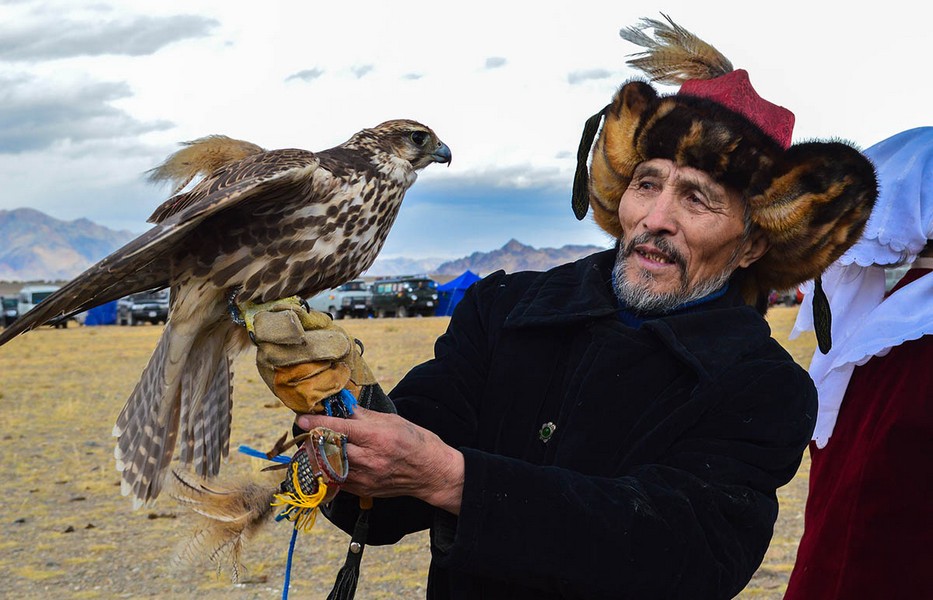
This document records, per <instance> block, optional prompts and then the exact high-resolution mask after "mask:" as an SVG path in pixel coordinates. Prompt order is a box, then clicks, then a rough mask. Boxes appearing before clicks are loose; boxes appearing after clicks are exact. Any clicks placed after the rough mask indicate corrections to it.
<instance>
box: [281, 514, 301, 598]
mask: <svg viewBox="0 0 933 600" xmlns="http://www.w3.org/2000/svg"><path fill="white" fill-rule="evenodd" d="M297 539H298V526H297V525H296V526H295V527H292V539H291V541H290V542H288V559H287V560H286V561H285V583H284V584H282V600H288V588H289V587H290V586H291V584H292V555H293V554H294V553H295V540H297Z"/></svg>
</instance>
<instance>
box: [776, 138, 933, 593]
mask: <svg viewBox="0 0 933 600" xmlns="http://www.w3.org/2000/svg"><path fill="white" fill-rule="evenodd" d="M865 153H866V154H867V155H868V156H869V158H871V159H872V160H873V161H874V162H875V165H876V167H877V169H878V175H879V179H880V182H881V194H880V196H879V198H878V202H877V204H876V206H875V209H874V211H873V212H872V215H871V218H870V219H869V221H868V225H867V227H866V229H865V233H864V235H863V236H862V239H860V240H859V241H858V242H857V243H856V244H855V246H853V247H852V248H851V249H850V250H849V251H848V252H846V253H845V254H844V255H843V256H842V257H841V258H840V259H839V261H837V263H836V264H834V265H833V268H832V270H831V271H828V272H827V276H826V277H825V278H824V280H825V281H824V283H825V288H826V293H827V295H828V296H829V300H830V303H831V306H832V307H833V312H834V315H835V320H834V323H833V338H834V340H835V344H834V347H833V349H832V351H831V352H830V353H829V354H827V355H826V356H822V355H819V354H818V355H815V356H814V357H813V361H812V363H811V366H810V372H811V375H812V376H813V380H814V381H815V382H816V386H817V390H818V391H819V403H820V408H819V413H818V418H817V427H816V432H815V434H814V436H813V440H814V441H813V443H812V444H811V446H810V456H811V459H812V462H811V466H810V494H809V496H808V498H807V508H806V515H805V519H804V524H805V527H806V529H805V530H804V534H803V538H802V540H801V542H800V547H799V549H798V552H797V564H796V566H795V567H794V571H793V573H792V575H791V579H790V584H789V586H788V589H787V595H786V596H785V598H787V599H788V600H790V599H794V600H796V599H798V598H799V599H809V598H825V599H827V600H831V599H834V598H930V597H933V581H931V579H930V577H929V574H928V573H927V570H928V569H929V567H930V565H933V546H931V541H933V507H931V504H930V503H931V500H930V499H931V497H933V467H931V463H930V457H931V456H933V370H931V368H930V367H931V365H933V241H930V240H931V239H933V190H931V188H930V182H931V181H933V127H919V128H916V129H911V130H908V131H904V132H901V133H899V134H897V135H894V136H892V137H890V138H888V139H886V140H884V141H882V142H880V143H878V144H876V145H874V146H872V147H871V148H869V149H868V150H866V151H865ZM898 264H910V265H911V268H910V270H909V271H907V273H906V274H905V275H904V276H903V278H902V279H901V280H900V281H899V282H898V283H897V284H896V285H895V287H894V288H893V289H892V290H891V291H890V292H889V293H887V294H885V287H886V283H885V267H891V266H894V265H898ZM805 302H808V300H806V299H805ZM807 314H808V313H806V312H805V311H802V312H801V318H800V319H798V323H797V327H796V328H795V332H799V331H800V330H804V329H808V328H809V327H810V324H809V323H808V320H807V319H806V318H804V317H805V316H806V315H807Z"/></svg>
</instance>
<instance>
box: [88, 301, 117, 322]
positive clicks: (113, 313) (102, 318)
mask: <svg viewBox="0 0 933 600" xmlns="http://www.w3.org/2000/svg"><path fill="white" fill-rule="evenodd" d="M84 324H85V325H116V324H117V301H116V300H114V301H112V302H107V303H106V304H101V305H100V306H95V307H94V308H92V309H91V310H89V311H87V317H86V318H85V319H84Z"/></svg>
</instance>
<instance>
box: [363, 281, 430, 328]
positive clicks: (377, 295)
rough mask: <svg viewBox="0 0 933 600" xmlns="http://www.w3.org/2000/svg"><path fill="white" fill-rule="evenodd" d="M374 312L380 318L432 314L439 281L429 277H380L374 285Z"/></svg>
mask: <svg viewBox="0 0 933 600" xmlns="http://www.w3.org/2000/svg"><path fill="white" fill-rule="evenodd" d="M372 291H373V313H374V314H375V316H377V317H379V318H380V319H381V318H383V317H387V316H390V315H395V316H396V317H411V316H415V315H423V316H426V317H427V316H431V315H433V314H434V309H435V307H436V306H437V282H436V281H434V280H433V279H430V278H428V277H418V276H408V277H393V278H388V279H379V280H377V281H376V282H375V283H373V286H372Z"/></svg>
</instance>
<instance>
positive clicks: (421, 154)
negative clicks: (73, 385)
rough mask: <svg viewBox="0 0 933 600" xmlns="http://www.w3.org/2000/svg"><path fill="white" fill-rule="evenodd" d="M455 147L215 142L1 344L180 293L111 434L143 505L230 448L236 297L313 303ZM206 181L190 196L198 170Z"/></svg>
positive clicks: (190, 158) (411, 141) (368, 261)
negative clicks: (134, 233)
mask: <svg viewBox="0 0 933 600" xmlns="http://www.w3.org/2000/svg"><path fill="white" fill-rule="evenodd" d="M450 160H451V152H450V148H448V147H447V145H446V144H444V143H443V142H441V141H440V140H439V139H438V138H437V136H436V135H435V134H434V132H433V131H432V130H431V129H430V128H428V127H426V126H424V125H422V124H420V123H417V122H415V121H410V120H394V121H387V122H385V123H382V124H380V125H378V126H376V127H373V128H371V129H363V130H362V131H360V132H358V133H356V134H354V135H353V136H352V137H351V138H350V139H349V140H347V141H346V142H344V143H343V144H340V145H339V146H336V147H334V148H331V149H329V150H324V151H321V152H310V151H307V150H300V149H282V150H268V151H267V150H263V149H262V148H260V147H259V146H256V145H255V144H251V143H249V142H244V141H240V140H234V139H231V138H228V137H225V136H208V137H206V138H201V139H199V140H195V141H193V142H188V143H187V144H186V145H185V147H184V148H182V149H181V150H179V151H178V152H176V153H175V154H173V155H172V156H170V157H169V158H168V159H167V160H166V161H165V162H164V163H163V164H162V165H160V166H159V167H157V168H155V169H153V171H152V172H151V178H152V179H154V180H156V181H160V180H170V181H173V182H175V184H176V188H175V191H174V192H173V195H172V197H170V198H169V199H168V200H167V201H165V202H164V203H163V204H162V205H161V206H160V207H158V208H157V209H156V211H155V212H154V213H153V215H152V216H151V217H150V218H149V222H150V223H153V224H154V226H153V227H152V228H151V229H150V230H149V231H147V232H146V233H144V234H142V235H141V236H139V237H138V238H136V239H135V240H133V241H131V242H129V243H128V244H127V245H125V246H124V247H122V248H120V249H119V250H117V251H115V252H114V253H113V254H111V255H110V256H108V257H106V258H104V259H103V260H101V261H100V262H98V263H97V264H95V265H93V266H92V267H90V268H89V269H88V270H87V271H85V272H84V273H82V274H81V275H79V276H78V277H76V278H75V279H74V280H72V281H71V282H69V283H67V284H66V285H65V286H63V287H62V288H61V289H59V290H58V291H57V292H55V293H54V294H53V295H51V296H49V297H48V298H47V299H46V300H44V301H43V302H42V303H41V304H39V305H37V306H36V307H35V308H34V309H33V310H31V311H29V312H28V313H26V314H25V315H24V316H23V317H22V318H20V319H19V320H17V321H16V322H15V323H14V324H13V325H12V326H10V327H8V328H7V329H5V330H4V331H3V332H2V333H0V345H2V344H4V343H6V342H8V341H10V340H11V339H12V338H13V337H15V336H17V335H19V334H20V333H23V332H26V331H28V330H30V329H33V328H35V327H38V326H39V325H42V324H43V323H46V322H48V321H49V320H51V319H53V318H56V317H59V316H62V315H71V314H75V313H78V312H81V311H84V310H87V309H89V308H92V307H94V306H97V305H100V304H104V303H106V302H109V301H112V300H115V299H118V298H121V297H123V296H126V295H127V294H132V293H135V292H140V291H145V290H151V289H159V288H163V287H168V286H170V287H171V307H170V310H169V318H168V322H167V324H166V325H165V328H164V329H163V332H162V336H161V338H160V339H159V343H158V345H157V347H156V349H155V351H154V352H153V354H152V357H151V358H150V360H149V363H148V365H147V366H146V368H145V370H144V371H143V373H142V376H141V377H140V380H139V382H138V383H137V384H136V387H135V389H134V390H133V392H132V394H131V395H130V397H129V399H128V400H127V402H126V405H125V406H124V407H123V410H122V411H121V413H120V415H119V417H118V418H117V422H116V425H115V426H114V430H113V433H114V436H115V437H117V438H118V439H117V445H116V448H115V450H114V455H115V457H116V463H117V470H118V471H120V472H121V473H122V481H121V491H122V493H123V495H125V496H128V495H131V496H132V498H133V503H134V507H136V508H138V507H139V506H142V505H143V504H145V503H148V502H149V501H151V500H154V499H155V498H156V497H157V496H158V495H159V492H160V491H161V489H162V483H163V479H164V476H165V474H166V471H167V469H168V467H169V463H170V462H171V460H172V456H173V454H174V452H175V446H176V444H178V445H179V446H180V455H179V459H180V460H181V462H182V463H185V464H189V465H192V467H193V469H194V471H195V472H196V473H197V474H198V475H201V476H203V477H212V476H214V475H216V474H217V473H218V472H219V470H220V461H221V459H222V458H224V457H226V456H227V455H228V453H229V438H230V422H231V409H232V406H233V404H232V397H231V391H232V390H231V385H232V379H233V374H232V370H231V366H232V362H233V360H234V358H235V357H236V356H237V355H238V354H239V353H240V352H242V351H243V350H245V349H246V348H248V347H249V346H250V339H249V334H248V332H247V330H246V329H244V328H243V327H240V326H238V325H237V324H235V323H234V321H233V320H232V319H231V318H230V315H229V312H228V311H229V304H230V302H231V299H234V300H235V303H236V305H237V306H240V307H242V306H252V305H255V304H262V303H268V302H272V301H276V300H278V299H281V298H285V297H289V296H298V297H300V298H307V297H310V296H313V295H315V294H317V293H319V292H322V291H324V290H327V289H330V288H334V287H337V286H339V285H341V284H343V283H345V282H347V281H349V280H351V279H354V278H356V277H357V276H359V275H360V273H362V272H363V271H365V270H366V269H368V268H369V267H370V266H371V265H372V263H373V261H374V260H375V259H376V256H377V255H378V254H379V250H380V249H381V248H382V245H383V243H384V242H385V239H386V236H387V235H388V233H389V229H390V228H391V226H392V223H393V222H394V221H395V217H396V215H397V214H398V210H399V207H400V205H401V202H402V198H403V197H404V195H405V192H406V191H407V190H408V188H410V187H411V185H412V184H414V182H415V179H416V178H417V174H418V171H419V170H421V169H423V168H424V167H426V166H428V165H429V164H431V163H435V162H437V163H448V164H449V163H450ZM198 175H201V176H202V179H201V180H200V181H199V182H198V183H197V184H196V185H194V186H193V187H191V188H190V189H189V191H183V190H184V189H185V188H186V187H187V186H188V184H189V182H190V181H191V180H192V179H194V178H195V177H196V176H198Z"/></svg>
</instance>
